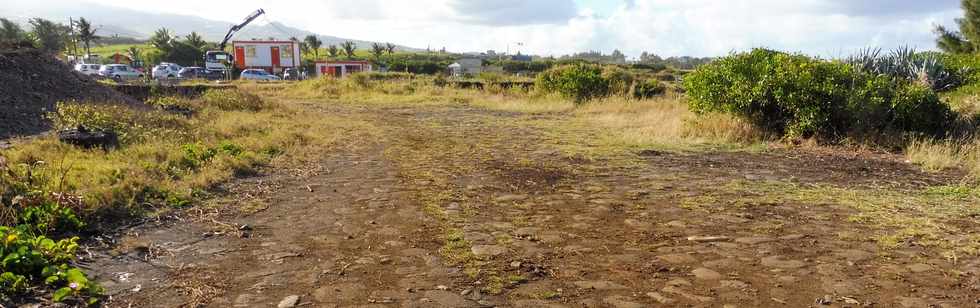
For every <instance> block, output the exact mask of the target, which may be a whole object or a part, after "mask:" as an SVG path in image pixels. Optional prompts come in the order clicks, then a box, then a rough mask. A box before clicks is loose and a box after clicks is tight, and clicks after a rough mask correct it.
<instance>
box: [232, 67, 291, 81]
mask: <svg viewBox="0 0 980 308" xmlns="http://www.w3.org/2000/svg"><path fill="white" fill-rule="evenodd" d="M240 79H241V80H260V81H279V80H282V78H279V76H276V75H273V74H269V73H268V72H266V71H264V70H260V69H247V70H244V71H242V76H241V77H240Z"/></svg>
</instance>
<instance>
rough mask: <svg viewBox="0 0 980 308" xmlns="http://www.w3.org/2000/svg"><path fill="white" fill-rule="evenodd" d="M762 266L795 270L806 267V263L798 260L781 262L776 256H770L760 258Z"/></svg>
mask: <svg viewBox="0 0 980 308" xmlns="http://www.w3.org/2000/svg"><path fill="white" fill-rule="evenodd" d="M762 265H763V266H765V267H775V268H781V269H797V268H801V267H804V266H806V263H804V262H803V261H799V260H783V259H782V258H780V257H778V256H770V257H765V258H762Z"/></svg>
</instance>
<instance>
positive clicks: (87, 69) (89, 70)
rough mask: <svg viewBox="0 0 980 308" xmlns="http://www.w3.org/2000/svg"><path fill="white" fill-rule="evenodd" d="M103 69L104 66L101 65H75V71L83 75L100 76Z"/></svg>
mask: <svg viewBox="0 0 980 308" xmlns="http://www.w3.org/2000/svg"><path fill="white" fill-rule="evenodd" d="M101 67H102V65H100V64H85V63H79V64H75V71H76V72H79V73H81V74H83V75H88V76H92V75H98V74H99V69H100V68H101Z"/></svg>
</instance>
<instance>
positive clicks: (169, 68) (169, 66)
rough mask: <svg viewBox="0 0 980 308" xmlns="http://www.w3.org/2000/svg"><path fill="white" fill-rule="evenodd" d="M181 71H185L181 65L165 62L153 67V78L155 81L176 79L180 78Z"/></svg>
mask: <svg viewBox="0 0 980 308" xmlns="http://www.w3.org/2000/svg"><path fill="white" fill-rule="evenodd" d="M181 69H183V67H181V66H180V65H177V64H174V63H168V62H163V63H160V64H159V65H157V66H154V67H153V72H152V76H153V79H174V78H177V76H179V73H180V70H181Z"/></svg>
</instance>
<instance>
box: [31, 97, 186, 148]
mask: <svg viewBox="0 0 980 308" xmlns="http://www.w3.org/2000/svg"><path fill="white" fill-rule="evenodd" d="M57 109H58V110H57V111H56V112H53V113H50V114H49V115H48V118H50V119H51V120H52V121H53V122H54V126H55V128H58V129H70V128H75V127H78V126H84V127H86V128H88V129H90V130H95V131H111V132H114V133H115V134H116V135H117V136H119V141H120V143H122V144H130V143H134V142H138V141H141V140H144V139H145V138H148V137H154V138H160V137H167V136H169V137H177V136H182V135H184V134H186V131H187V127H188V123H187V120H186V119H184V118H182V117H180V116H178V115H173V114H169V113H166V112H162V111H145V110H135V109H133V108H132V107H129V106H124V105H112V104H86V103H75V102H71V103H58V104H57Z"/></svg>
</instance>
